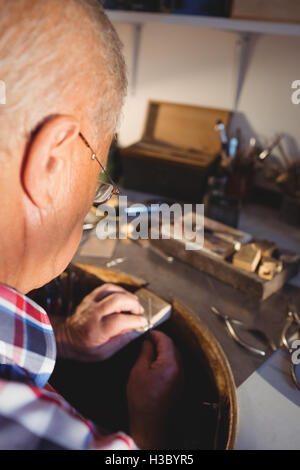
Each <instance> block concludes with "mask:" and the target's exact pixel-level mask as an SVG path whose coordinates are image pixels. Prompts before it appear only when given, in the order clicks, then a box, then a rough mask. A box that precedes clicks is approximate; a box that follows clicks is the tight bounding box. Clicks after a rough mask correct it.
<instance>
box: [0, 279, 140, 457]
mask: <svg viewBox="0 0 300 470" xmlns="http://www.w3.org/2000/svg"><path fill="white" fill-rule="evenodd" d="M55 359H56V345H55V338H54V334H53V330H52V327H51V324H50V321H49V318H48V316H47V314H46V312H45V311H44V310H43V309H42V308H41V307H39V305H37V304H36V303H35V302H33V301H32V300H31V299H29V298H27V297H25V296H24V295H22V294H20V293H18V292H17V291H15V290H14V289H12V288H10V287H7V286H4V285H1V284H0V449H105V450H111V449H117V450H128V449H137V447H136V446H135V444H134V442H133V441H132V439H131V438H130V437H128V436H127V435H126V434H124V433H122V432H118V433H115V434H112V435H108V434H107V435H106V434H105V433H103V432H102V433H101V434H100V433H99V431H98V430H97V429H96V426H95V425H94V424H92V423H91V422H89V421H87V420H85V419H84V418H82V417H81V416H80V415H79V414H78V413H77V412H76V411H75V410H74V408H72V407H71V406H70V405H69V404H68V403H67V402H66V401H65V400H64V399H63V398H62V397H61V396H60V395H59V394H58V393H56V392H55V390H54V389H53V388H52V387H51V386H50V385H49V384H48V383H47V382H48V379H49V377H50V375H51V373H52V371H53V368H54V365H55Z"/></svg>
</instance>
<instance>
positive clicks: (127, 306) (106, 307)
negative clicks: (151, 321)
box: [94, 292, 144, 317]
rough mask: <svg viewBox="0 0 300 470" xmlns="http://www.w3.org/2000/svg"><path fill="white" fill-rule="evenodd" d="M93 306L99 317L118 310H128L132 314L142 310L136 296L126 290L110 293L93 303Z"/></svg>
mask: <svg viewBox="0 0 300 470" xmlns="http://www.w3.org/2000/svg"><path fill="white" fill-rule="evenodd" d="M97 306H98V307H99V308H98V309H97ZM94 308H95V310H96V311H97V310H98V311H99V316H101V317H105V316H106V315H111V314H113V313H120V312H130V313H132V314H134V315H141V314H142V313H143V312H144V309H143V307H142V306H141V304H140V303H139V301H138V298H137V297H136V296H134V295H132V294H130V293H127V292H122V293H120V292H118V293H114V294H111V295H109V296H107V297H105V298H104V299H102V300H101V302H99V303H98V304H95V305H94Z"/></svg>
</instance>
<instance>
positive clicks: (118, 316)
mask: <svg viewBox="0 0 300 470" xmlns="http://www.w3.org/2000/svg"><path fill="white" fill-rule="evenodd" d="M122 300H124V299H122ZM130 300H131V299H130ZM146 325H147V320H146V319H145V317H144V315H139V314H135V315H126V314H124V313H111V314H109V315H107V316H104V317H103V318H102V321H101V330H102V333H103V334H104V335H105V336H107V337H108V338H112V337H114V336H117V335H120V334H122V333H125V332H127V331H131V330H139V329H140V328H144V327H145V326H146Z"/></svg>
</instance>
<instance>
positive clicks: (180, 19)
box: [106, 10, 300, 37]
mask: <svg viewBox="0 0 300 470" xmlns="http://www.w3.org/2000/svg"><path fill="white" fill-rule="evenodd" d="M106 13H107V15H108V17H109V18H110V20H111V21H112V22H116V23H127V24H133V25H142V24H147V23H154V24H169V25H182V26H194V27H202V28H213V29H222V30H226V31H232V32H237V33H259V34H278V35H284V36H299V37H300V24H294V23H272V22H269V21H268V22H266V21H248V20H236V19H232V18H218V17H212V16H199V15H177V14H172V15H166V14H164V13H144V12H136V11H122V10H106Z"/></svg>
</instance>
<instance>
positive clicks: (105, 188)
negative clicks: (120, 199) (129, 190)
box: [79, 132, 121, 205]
mask: <svg viewBox="0 0 300 470" xmlns="http://www.w3.org/2000/svg"><path fill="white" fill-rule="evenodd" d="M79 137H80V138H81V140H82V141H83V142H84V143H85V145H86V146H87V147H88V148H89V149H90V150H91V152H92V157H91V158H92V160H96V161H97V162H98V163H99V165H100V168H102V171H103V173H104V174H105V176H106V177H107V179H108V180H109V181H110V183H103V182H102V181H99V183H98V185H97V189H96V194H95V198H94V204H97V205H99V204H104V203H105V202H106V201H108V200H109V199H110V198H111V197H112V196H113V195H114V194H120V192H121V191H120V190H119V188H118V186H117V185H116V183H114V181H113V180H112V178H111V177H110V176H109V174H108V173H107V171H106V170H105V168H104V167H103V165H102V164H101V162H100V160H99V159H98V158H97V155H96V154H95V152H94V150H93V149H92V147H91V146H90V144H89V143H88V141H87V140H86V138H85V137H84V136H83V135H82V133H81V132H79Z"/></svg>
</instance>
